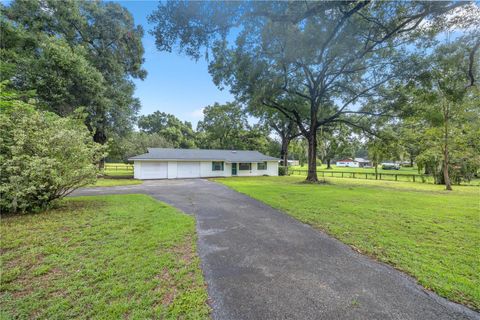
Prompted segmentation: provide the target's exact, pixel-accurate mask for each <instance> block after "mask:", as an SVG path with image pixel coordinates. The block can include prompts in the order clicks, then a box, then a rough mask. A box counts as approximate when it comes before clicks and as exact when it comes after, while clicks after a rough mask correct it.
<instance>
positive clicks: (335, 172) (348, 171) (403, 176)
mask: <svg viewBox="0 0 480 320" xmlns="http://www.w3.org/2000/svg"><path fill="white" fill-rule="evenodd" d="M307 170H308V168H307V167H306V166H303V167H301V166H291V167H289V173H290V174H291V175H300V176H306V174H307ZM317 172H318V173H317V174H318V176H319V178H323V177H337V178H340V177H344V178H357V179H370V180H375V169H374V168H349V167H337V166H335V165H332V168H331V169H328V170H327V166H326V165H322V166H319V167H317ZM342 172H343V173H344V174H343V176H342ZM354 173H355V176H354V175H353V174H354ZM378 174H379V176H378V177H377V178H378V179H379V180H387V181H388V180H390V181H404V182H424V183H425V182H426V183H431V184H433V183H434V180H433V177H432V176H429V175H424V174H420V173H418V169H417V167H400V170H383V169H381V168H380V167H379V168H378ZM394 175H396V177H395V176H394ZM413 176H415V177H413ZM462 184H463V185H474V186H480V179H473V180H472V181H469V182H465V181H464V182H462Z"/></svg>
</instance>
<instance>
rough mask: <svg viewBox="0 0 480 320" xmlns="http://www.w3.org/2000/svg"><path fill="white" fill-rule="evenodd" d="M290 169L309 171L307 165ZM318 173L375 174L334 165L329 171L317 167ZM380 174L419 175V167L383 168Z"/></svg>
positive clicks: (368, 170) (360, 169)
mask: <svg viewBox="0 0 480 320" xmlns="http://www.w3.org/2000/svg"><path fill="white" fill-rule="evenodd" d="M289 168H291V169H295V170H308V167H307V166H306V165H305V166H303V167H301V166H290V167H289ZM317 171H343V172H361V173H375V169H374V168H350V167H337V166H336V165H332V168H331V169H328V170H327V166H326V165H323V164H322V165H321V166H320V165H319V166H317ZM378 173H393V174H415V175H419V173H418V168H417V167H400V170H383V169H382V168H381V166H379V167H378Z"/></svg>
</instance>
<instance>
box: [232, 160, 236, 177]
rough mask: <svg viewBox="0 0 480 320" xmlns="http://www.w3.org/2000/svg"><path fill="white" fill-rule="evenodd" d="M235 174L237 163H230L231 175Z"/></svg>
mask: <svg viewBox="0 0 480 320" xmlns="http://www.w3.org/2000/svg"><path fill="white" fill-rule="evenodd" d="M236 175H237V164H236V163H232V176H236Z"/></svg>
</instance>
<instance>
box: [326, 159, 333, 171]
mask: <svg viewBox="0 0 480 320" xmlns="http://www.w3.org/2000/svg"><path fill="white" fill-rule="evenodd" d="M331 161H332V159H327V169H332V166H331V165H330V162H331Z"/></svg>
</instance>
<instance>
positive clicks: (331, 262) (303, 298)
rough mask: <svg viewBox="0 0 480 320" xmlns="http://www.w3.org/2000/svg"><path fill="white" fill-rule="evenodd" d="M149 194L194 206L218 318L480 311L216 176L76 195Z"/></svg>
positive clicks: (187, 208)
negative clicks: (220, 181) (425, 286)
mask: <svg viewBox="0 0 480 320" xmlns="http://www.w3.org/2000/svg"><path fill="white" fill-rule="evenodd" d="M125 193H145V194H149V195H151V196H153V197H154V198H156V199H158V200H161V201H164V202H166V203H169V204H171V205H173V206H175V207H177V208H179V209H180V210H182V211H184V212H186V213H189V214H194V215H195V217H196V219H197V231H198V235H199V242H198V251H199V255H200V258H201V261H202V268H203V272H204V275H205V279H206V282H207V284H208V292H209V296H210V299H211V301H212V307H213V314H212V316H213V318H214V319H262V320H265V319H382V320H384V319H422V320H427V319H435V320H440V319H480V315H479V314H478V313H476V312H474V311H471V310H470V309H468V308H465V307H463V306H461V305H458V304H455V303H451V302H448V301H447V300H445V299H443V298H440V297H438V296H437V295H435V294H433V293H431V292H427V291H425V290H424V289H423V288H422V287H420V286H418V285H417V284H415V281H414V280H413V279H411V278H410V277H408V276H406V275H404V274H403V273H401V272H398V271H397V270H395V269H393V268H391V267H389V266H387V265H384V264H382V263H378V262H376V261H374V260H372V259H370V258H368V257H366V256H363V255H361V254H358V253H356V252H354V251H353V250H352V249H350V247H348V246H346V245H344V244H342V243H340V242H339V241H337V240H335V239H333V238H331V237H329V236H328V235H326V234H325V233H323V232H320V231H317V230H314V229H312V228H311V227H309V226H307V225H305V224H302V223H300V222H298V221H296V220H294V219H293V218H291V217H289V216H287V215H285V214H282V213H281V212H279V211H277V210H275V209H272V208H271V207H269V206H267V205H265V204H263V203H261V202H259V201H256V200H254V199H252V198H250V197H248V196H245V195H243V194H240V193H238V192H236V191H233V190H231V189H228V188H227V187H225V186H223V185H220V184H217V183H215V182H211V181H207V180H202V179H190V180H156V181H146V182H144V183H143V184H142V185H135V186H119V187H105V188H88V189H82V190H77V191H76V192H74V193H73V195H99V194H125Z"/></svg>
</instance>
